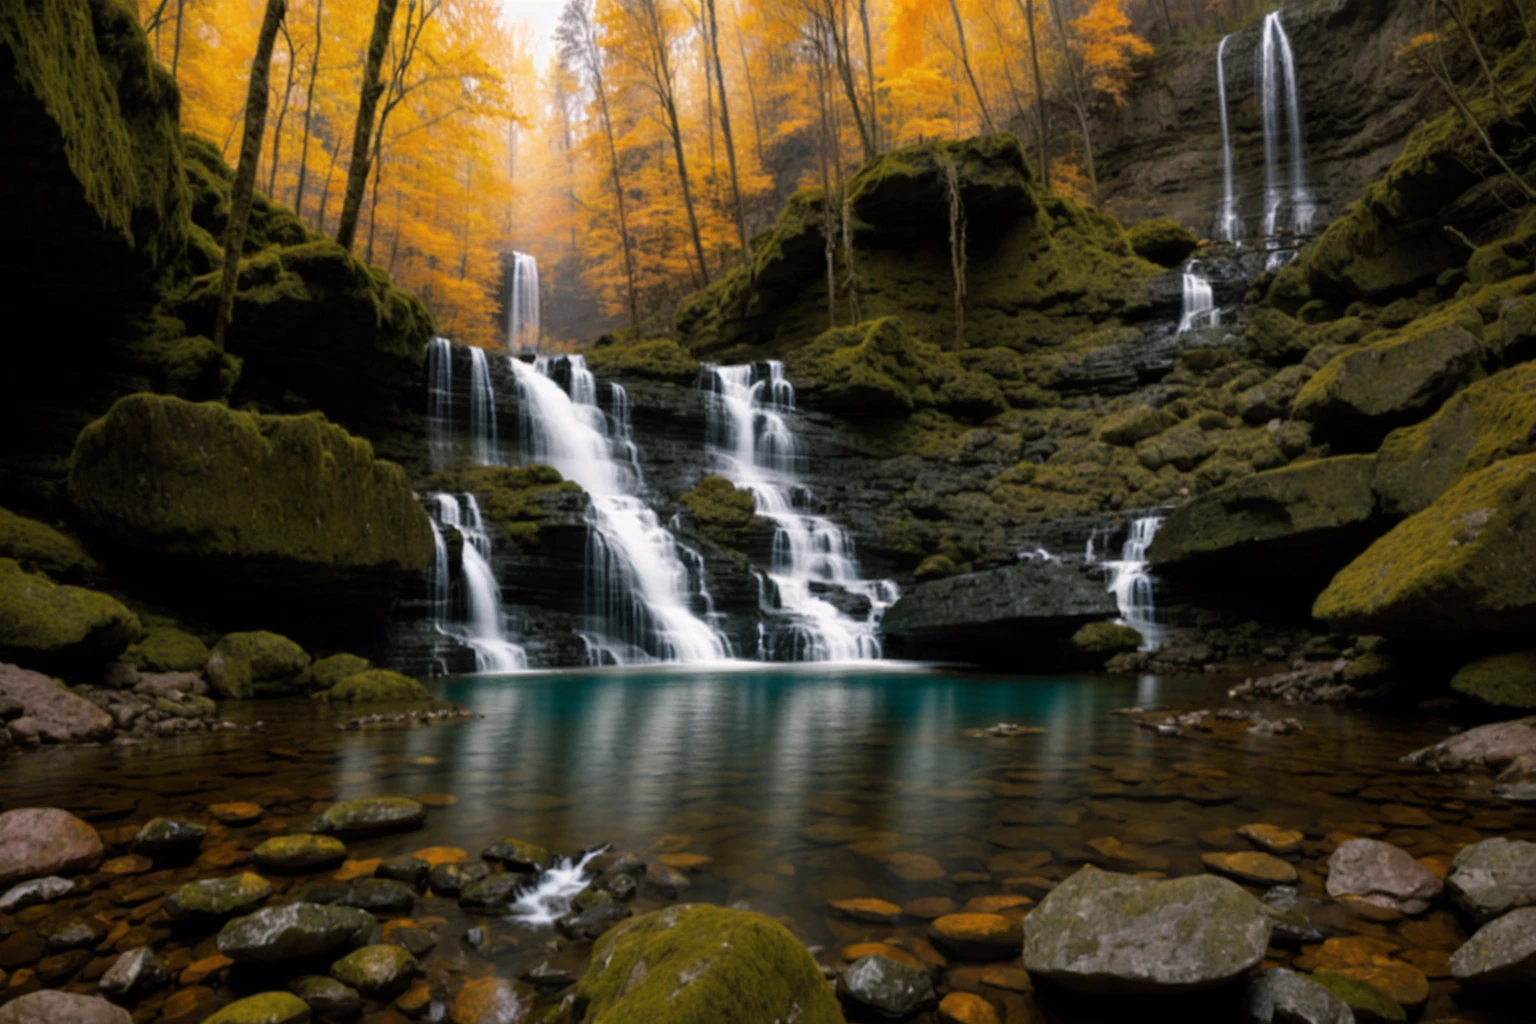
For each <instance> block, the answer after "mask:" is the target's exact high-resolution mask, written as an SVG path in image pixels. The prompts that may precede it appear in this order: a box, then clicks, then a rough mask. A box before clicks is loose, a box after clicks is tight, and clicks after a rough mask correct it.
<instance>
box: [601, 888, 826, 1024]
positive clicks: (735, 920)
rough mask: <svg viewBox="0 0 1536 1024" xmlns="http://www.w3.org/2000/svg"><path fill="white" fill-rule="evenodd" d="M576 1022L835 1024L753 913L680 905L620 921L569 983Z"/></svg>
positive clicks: (778, 931)
mask: <svg viewBox="0 0 1536 1024" xmlns="http://www.w3.org/2000/svg"><path fill="white" fill-rule="evenodd" d="M575 1007H576V1013H577V1019H579V1020H581V1021H582V1022H583V1024H632V1022H637V1021H645V1022H646V1024H718V1022H721V1021H740V1022H742V1024H771V1022H773V1021H787V1020H794V1021H796V1024H842V1021H843V1015H842V1012H841V1011H840V1010H839V1009H838V1005H837V1000H836V999H835V998H833V996H832V991H831V989H830V988H829V987H828V986H827V983H826V982H825V981H824V980H823V979H822V976H821V970H820V968H818V967H817V966H816V961H815V960H814V959H812V957H811V954H810V953H809V952H808V951H807V950H806V948H805V946H804V945H802V944H801V943H800V942H799V941H798V940H797V939H796V938H795V937H794V936H793V935H791V934H790V933H789V932H788V931H787V930H786V929H785V928H784V926H783V925H781V924H779V923H778V922H776V921H774V920H772V919H771V918H768V917H765V916H764V915H762V914H757V913H752V912H750V911H742V910H728V909H726V908H724V907H714V906H705V905H702V904H682V905H680V906H675V907H669V908H668V909H666V910H659V911H656V912H654V913H650V914H644V915H642V916H640V917H635V918H631V919H630V920H628V921H624V922H622V923H620V924H619V925H618V926H616V927H615V928H613V929H612V930H611V931H609V932H608V933H607V934H606V935H604V936H603V937H602V938H601V939H599V940H598V943H597V946H596V948H595V949H594V950H593V955H592V961H591V964H590V965H589V966H588V967H587V971H586V973H585V974H583V975H582V978H581V981H580V982H578V983H577V985H576V1001H575Z"/></svg>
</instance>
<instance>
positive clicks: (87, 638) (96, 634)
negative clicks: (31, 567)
mask: <svg viewBox="0 0 1536 1024" xmlns="http://www.w3.org/2000/svg"><path fill="white" fill-rule="evenodd" d="M140 631H141V627H140V625H139V619H138V616H136V615H134V614H133V613H132V612H131V611H129V610H128V609H127V608H126V607H124V606H123V604H122V602H121V601H118V600H117V599H116V598H114V597H110V596H108V595H107V594H103V593H100V592H98V591H95V590H86V589H85V588H84V587H72V586H60V585H58V584H55V583H54V582H53V581H51V580H49V579H48V577H46V576H42V575H38V574H35V573H30V572H26V571H25V570H23V569H22V568H21V566H20V565H18V564H17V563H16V561H15V560H14V559H10V558H0V661H14V662H17V663H19V664H22V665H28V666H41V667H49V668H51V667H67V666H82V665H91V664H97V665H99V664H100V663H102V662H104V661H110V660H112V659H113V658H115V657H117V656H118V655H119V654H121V653H123V651H124V650H125V649H126V648H127V647H128V645H129V644H130V643H132V642H133V641H134V640H136V639H138V636H139V633H140Z"/></svg>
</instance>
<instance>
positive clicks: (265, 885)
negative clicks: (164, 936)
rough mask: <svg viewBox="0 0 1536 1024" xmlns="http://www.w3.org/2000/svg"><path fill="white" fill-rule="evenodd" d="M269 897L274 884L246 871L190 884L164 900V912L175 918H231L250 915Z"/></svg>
mask: <svg viewBox="0 0 1536 1024" xmlns="http://www.w3.org/2000/svg"><path fill="white" fill-rule="evenodd" d="M270 895H272V883H270V882H268V881H267V880H266V879H265V878H262V877H261V876H260V875H256V874H252V873H251V872H249V871H246V872H242V873H241V874H238V875H231V876H229V877H228V878H205V879H202V880H201V881H197V882H188V883H187V884H186V885H183V886H182V887H181V888H179V889H177V890H176V891H175V892H173V893H171V894H170V895H169V896H167V897H166V898H165V912H166V913H167V914H169V915H171V917H173V918H196V917H230V916H232V915H234V914H243V913H247V912H249V911H250V910H252V909H254V908H255V907H256V906H257V905H258V904H260V903H261V902H262V901H264V900H265V899H266V898H267V897H268V896H270Z"/></svg>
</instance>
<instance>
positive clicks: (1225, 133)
mask: <svg viewBox="0 0 1536 1024" xmlns="http://www.w3.org/2000/svg"><path fill="white" fill-rule="evenodd" d="M1231 38H1232V37H1231V36H1230V35H1228V36H1223V37H1222V39H1221V45H1219V46H1217V47H1216V102H1217V104H1218V105H1219V109H1220V111H1221V207H1220V208H1219V209H1218V210H1217V212H1216V237H1217V238H1219V239H1221V240H1222V241H1224V242H1239V241H1242V238H1243V218H1242V217H1240V216H1238V212H1237V188H1236V185H1235V183H1234V181H1233V175H1232V132H1231V129H1230V128H1229V127H1228V124H1227V71H1226V61H1227V42H1228V41H1229V40H1230V39H1231Z"/></svg>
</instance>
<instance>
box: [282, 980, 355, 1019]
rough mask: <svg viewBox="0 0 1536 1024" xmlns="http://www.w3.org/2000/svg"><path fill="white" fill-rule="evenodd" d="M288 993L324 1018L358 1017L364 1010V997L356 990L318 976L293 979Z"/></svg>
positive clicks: (289, 984)
mask: <svg viewBox="0 0 1536 1024" xmlns="http://www.w3.org/2000/svg"><path fill="white" fill-rule="evenodd" d="M288 991H290V992H292V993H293V994H294V995H296V996H298V997H299V998H300V999H302V1000H304V1003H305V1005H306V1006H308V1007H309V1008H310V1009H311V1010H313V1011H314V1012H315V1013H318V1014H320V1015H321V1016H322V1017H329V1018H339V1019H346V1018H348V1017H355V1016H357V1014H358V1012H359V1011H361V1010H362V1008H363V997H362V996H360V995H358V993H357V990H356V989H354V988H351V987H350V986H347V985H343V984H342V983H341V982H339V981H337V980H336V979H335V978H326V977H322V976H320V975H318V974H306V975H304V976H302V977H298V978H295V979H293V980H292V981H290V982H289V983H288Z"/></svg>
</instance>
